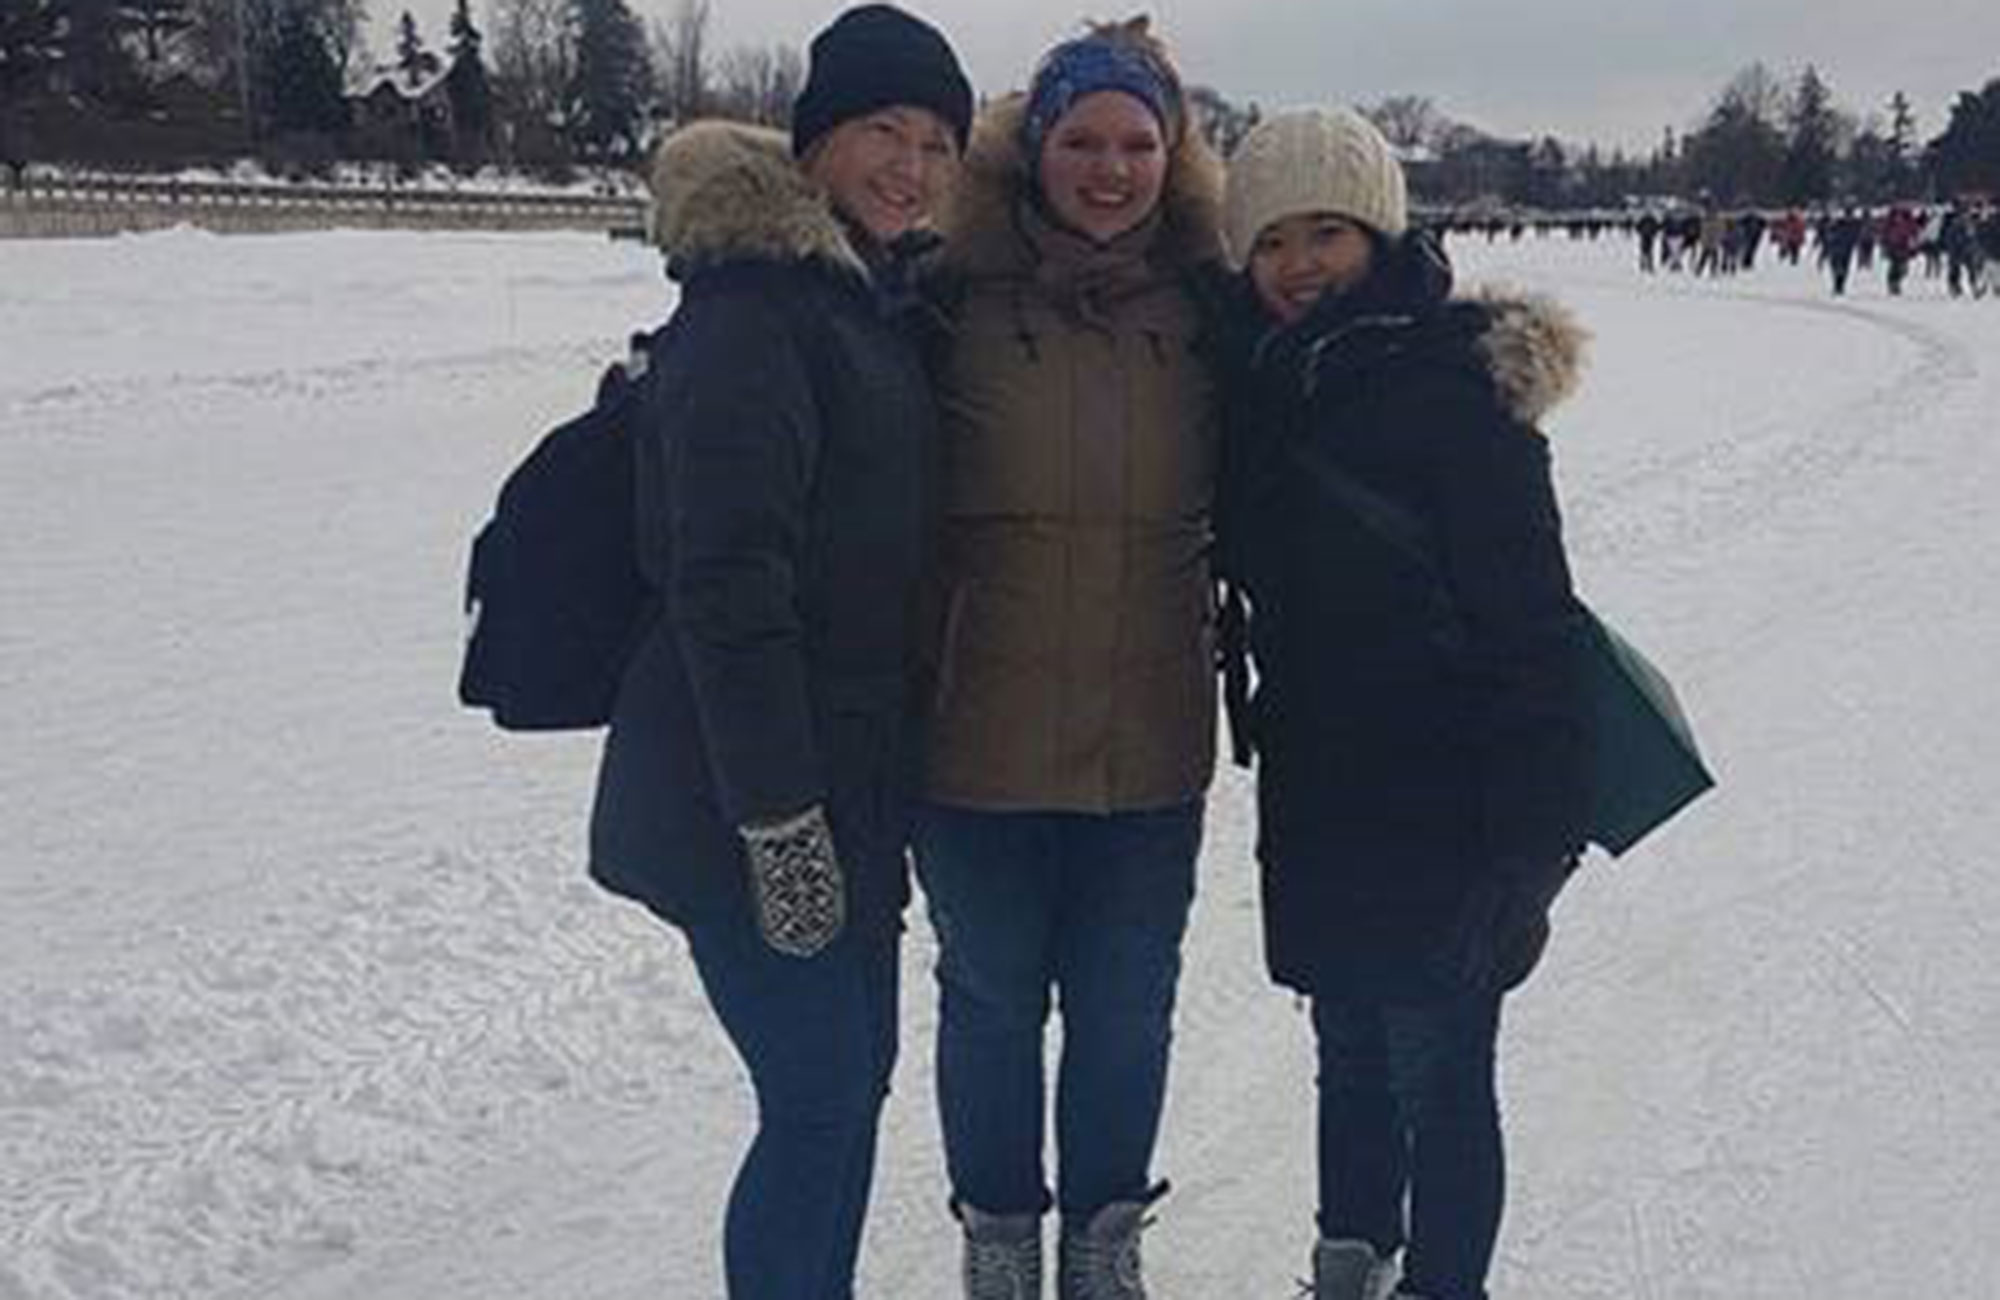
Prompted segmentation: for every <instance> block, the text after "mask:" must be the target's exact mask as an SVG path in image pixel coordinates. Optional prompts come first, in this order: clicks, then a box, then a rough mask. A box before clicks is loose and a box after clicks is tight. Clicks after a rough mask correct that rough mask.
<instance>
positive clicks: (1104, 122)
mask: <svg viewBox="0 0 2000 1300" xmlns="http://www.w3.org/2000/svg"><path fill="white" fill-rule="evenodd" d="M1166 179H1167V142H1166V137H1165V134H1164V132H1163V131H1162V130H1161V127H1160V119H1159V118H1157V117H1154V116H1153V111H1152V110H1151V109H1150V108H1147V107H1146V105H1145V104H1143V103H1141V102H1140V101H1139V100H1137V99H1134V98H1133V97H1132V96H1130V95H1127V94H1123V93H1121V92H1119V91H1116V90H1100V91H1097V92H1095V93H1094V94H1089V95H1085V96H1084V97H1083V98H1081V99H1079V100H1077V101H1076V103H1074V104H1072V105H1070V108H1069V111H1068V112H1066V113H1064V114H1063V115H1062V116H1061V117H1059V118H1057V119H1056V123H1055V125H1054V126H1052V127H1051V128H1049V133H1048V136H1047V138H1046V139H1045V140H1044V142H1043V144H1042V156H1041V159H1040V162H1039V164H1038V170H1037V176H1036V180H1037V181H1038V183H1039V184H1040V185H1041V190H1042V197H1043V198H1044V199H1045V200H1046V201H1047V202H1048V205H1049V210H1050V211H1051V212H1052V213H1054V214H1055V217H1056V219H1057V220H1058V221H1060V222H1062V223H1063V224H1064V225H1066V226H1068V227H1069V228H1070V229H1072V230H1074V231H1076V232H1078V233H1079V234H1082V235H1086V236H1088V237H1089V238H1090V239H1092V240H1094V241H1096V242H1097V243H1100V244H1108V243H1110V242H1111V241H1112V240H1114V239H1116V238H1117V237H1118V236H1120V235H1122V234H1124V233H1125V232H1126V231H1128V230H1130V229H1132V228H1133V227H1134V226H1137V225H1138V224H1139V223H1141V222H1143V221H1144V220H1145V219H1146V218H1147V217H1149V216H1151V215H1152V214H1153V209H1154V208H1156V207H1158V206H1159V203H1160V191H1161V190H1162V188H1163V187H1164V186H1165V184H1166Z"/></svg>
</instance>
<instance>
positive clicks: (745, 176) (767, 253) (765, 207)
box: [648, 122, 862, 271]
mask: <svg viewBox="0 0 2000 1300" xmlns="http://www.w3.org/2000/svg"><path fill="white" fill-rule="evenodd" d="M648 180H649V182H650V184H651V186H652V191H653V208H652V214H651V222H650V231H651V235H652V239H653V242H654V243H656V244H658V245H659V246H660V248H661V250H662V251H664V252H665V253H666V255H667V257H668V258H669V259H670V260H671V261H672V262H674V263H675V264H677V265H679V266H684V267H693V266H703V265H714V264H716V263H718V262H728V261H736V260H739V259H751V260H758V261H775V262H797V261H807V260H812V259H818V260H820V261H823V262H827V263H830V264H832V265H834V266H839V267H846V268H848V269H851V270H855V271H859V270H861V269H862V262H861V258H860V255H859V254H857V253H856V252H855V251H854V246H853V244H852V243H851V242H849V240H848V238H847V232H846V231H845V230H843V229H842V228H841V224H840V221H839V219H838V218H836V217H835V216H834V215H833V209H832V208H831V207H829V206H828V205H827V202H826V198H825V196H824V195H823V194H821V193H820V191H819V189H818V188H817V187H816V186H814V185H813V184H812V182H810V181H808V180H807V179H806V176H805V173H804V172H803V171H801V170H800V169H799V165H798V163H797V162H796V161H794V160H793V158H792V147H791V141H790V140H789V139H788V138H787V137H786V136H784V135H783V134H781V133H780V132H777V131H771V130H767V129H765V128H762V127H753V126H745V125H742V124H740V123H736V122H692V123H689V124H688V125H687V126H685V127H682V128H681V129H680V130H678V131H676V132H674V133H673V134H672V135H670V136H668V137H667V138H666V139H665V140H664V141H662V142H661V144H660V146H659V148H658V149H657V150H656V151H655V152H654V154H653V162H652V167H651V171H650V174H649V176H648Z"/></svg>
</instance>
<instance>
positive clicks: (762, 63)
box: [708, 44, 805, 126]
mask: <svg viewBox="0 0 2000 1300" xmlns="http://www.w3.org/2000/svg"><path fill="white" fill-rule="evenodd" d="M804 76H805V63H804V60H803V59H801V58H800V57H799V52H798V51H797V50H795V49H793V48H792V47H791V46H789V45H783V44H779V45H738V46H736V47H734V48H732V49H730V50H728V51H726V52H725V53H724V54H723V55H722V57H721V58H720V59H719V60H717V61H716V68H715V78H714V84H713V86H712V88H711V94H710V103H709V106H708V108H709V111H710V112H713V113H715V114H717V115H719V116H722V117H731V118H736V119H738V120H739V121H744V122H761V123H763V124H765V125H767V126H788V125H790V123H791V117H792V101H793V100H794V99H796V98H797V97H798V93H799V88H800V86H801V85H802V84H803V80H804Z"/></svg>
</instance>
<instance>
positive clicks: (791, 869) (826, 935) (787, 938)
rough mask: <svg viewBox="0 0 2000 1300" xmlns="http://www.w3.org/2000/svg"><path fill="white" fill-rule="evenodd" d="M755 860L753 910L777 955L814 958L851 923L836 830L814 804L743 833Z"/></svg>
mask: <svg viewBox="0 0 2000 1300" xmlns="http://www.w3.org/2000/svg"><path fill="white" fill-rule="evenodd" d="M740 834H741V835H742V836H743V844H744V847H745V849H746V850H747V852H748V857H749V860H750V905H751V911H752V912H754V913H755V914H756V917H757V930H758V933H760V934H762V935H763V936H764V942H765V943H766V944H768V945H769V946H770V947H771V949H772V950H773V951H774V952H780V953H783V954H784V955H785V956H787V957H810V956H812V955H814V954H815V953H817V952H819V951H820V949H822V948H824V947H826V946H827V945H828V944H830V943H832V942H833V941H834V940H835V939H836V938H838V937H839V936H840V931H841V929H842V927H844V926H845V925H846V923H847V886H846V882H845V881H844V880H843V878H842V876H841V871H840V857H839V855H838V854H836V853H835V852H834V849H833V828H832V827H830V826H828V825H827V821H826V813H825V811H824V810H823V809H821V808H820V807H819V805H817V804H815V805H814V806H812V807H811V808H808V809H806V810H805V811H804V812H802V813H800V814H799V815H798V816H796V817H792V818H789V819H787V820H785V821H782V822H778V823H775V824H773V825H769V826H745V827H742V828H741V830H740Z"/></svg>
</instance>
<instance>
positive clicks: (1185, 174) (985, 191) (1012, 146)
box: [939, 94, 1223, 274]
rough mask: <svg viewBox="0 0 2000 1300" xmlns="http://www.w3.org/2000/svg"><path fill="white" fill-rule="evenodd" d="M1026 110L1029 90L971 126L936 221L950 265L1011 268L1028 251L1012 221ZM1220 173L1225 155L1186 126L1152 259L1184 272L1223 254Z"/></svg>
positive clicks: (1022, 182) (1022, 185)
mask: <svg viewBox="0 0 2000 1300" xmlns="http://www.w3.org/2000/svg"><path fill="white" fill-rule="evenodd" d="M1027 111H1028V102H1027V97H1026V96H1025V95H1021V94H1014V95H1009V96H1008V97H1007V98H1005V99H1003V100H1000V101H998V102H996V103H994V104H993V105H991V106H990V107H989V108H987V109H986V110H985V111H984V112H982V113H981V114H980V115H979V118H978V120H977V121H976V122H974V123H973V127H972V140H971V142H970V143H969V144H968V145H967V146H966V150H965V167H964V170H963V171H962V173H961V174H960V177H959V181H958V184H957V186H956V187H955V188H954V190H953V193H952V197H951V201H950V202H949V203H947V204H946V205H945V211H944V219H943V220H942V221H941V222H940V223H939V228H940V230H941V231H942V232H943V234H944V237H945V246H944V262H945V265H946V267H947V268H949V269H951V270H955V271H960V272H967V273H974V274H977V273H989V274H990V273H994V272H1006V271H1011V270H1015V269H1017V268H1019V267H1020V266H1022V265H1023V264H1024V262H1025V259H1026V258H1027V256H1028V254H1027V251H1026V249H1025V248H1024V247H1023V245H1022V241H1021V236H1020V235H1019V233H1018V232H1017V231H1016V230H1015V226H1014V204H1015V203H1016V201H1017V200H1019V199H1020V198H1021V196H1023V195H1024V194H1026V193H1027V192H1028V188H1029V185H1030V184H1031V181H1032V177H1031V176H1030V174H1029V161H1028V159H1027V158H1025V157H1023V156H1022V153H1021V120H1022V119H1023V118H1024V117H1026V116H1027ZM1222 177H1223V171H1222V159H1221V158H1220V157H1219V156H1217V154H1216V152H1215V151H1214V150H1213V149H1211V148H1210V147H1209V145H1208V142H1207V141H1206V140H1204V139H1203V138H1202V136H1201V133H1200V132H1199V131H1197V130H1194V129H1193V128H1192V127H1190V128H1189V129H1188V130H1186V131H1184V132H1183V133H1182V137H1181V140H1180V142H1179V143H1178V144H1176V145H1175V146H1174V150H1173V155H1172V156H1171V157H1170V158H1169V159H1168V160H1167V183H1166V191H1165V193H1164V194H1163V195H1162V196H1161V199H1160V206H1161V227H1160V234H1159V242H1158V243H1157V244H1156V246H1155V247H1156V250H1157V252H1156V255H1155V258H1154V260H1155V261H1156V262H1157V263H1158V264H1159V265H1161V266H1165V267H1170V268H1174V269H1184V268H1190V267H1195V266H1199V265H1202V264H1203V263H1207V262H1215V261H1220V260H1221V259H1222V257H1223V245H1222Z"/></svg>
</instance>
